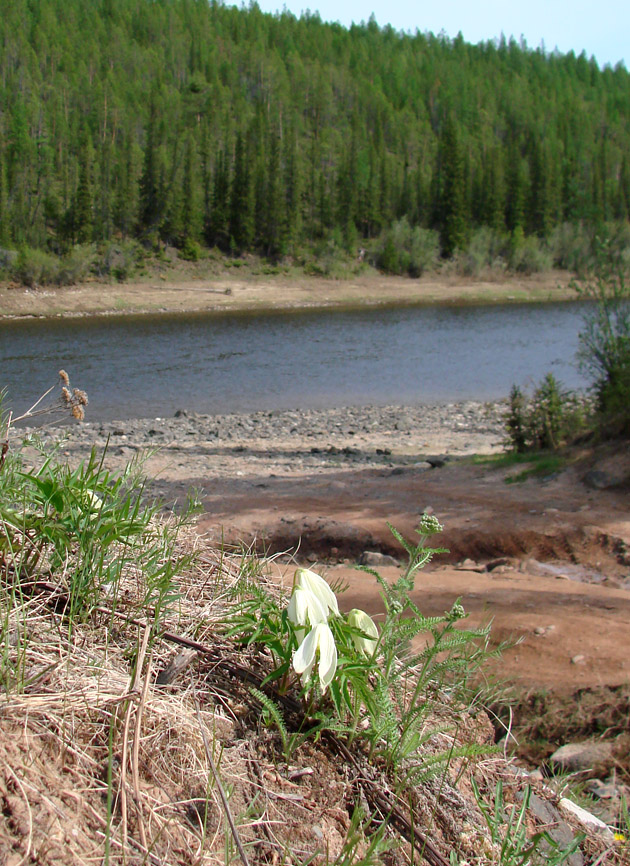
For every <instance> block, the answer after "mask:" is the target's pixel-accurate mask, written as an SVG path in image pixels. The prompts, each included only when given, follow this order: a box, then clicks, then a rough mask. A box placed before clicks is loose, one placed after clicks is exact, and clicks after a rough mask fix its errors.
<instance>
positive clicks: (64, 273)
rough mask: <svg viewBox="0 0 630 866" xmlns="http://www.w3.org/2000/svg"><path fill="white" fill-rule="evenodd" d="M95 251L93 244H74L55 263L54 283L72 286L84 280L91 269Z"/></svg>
mask: <svg viewBox="0 0 630 866" xmlns="http://www.w3.org/2000/svg"><path fill="white" fill-rule="evenodd" d="M95 256H96V252H95V249H94V246H92V245H89V246H76V247H74V248H73V249H72V250H70V252H69V253H68V255H66V256H63V258H61V259H60V260H59V262H58V265H57V277H56V280H55V282H56V284H57V285H58V286H73V285H74V284H75V283H80V282H81V281H82V280H85V279H86V277H87V276H88V275H89V274H90V272H91V270H92V265H93V263H94V259H95Z"/></svg>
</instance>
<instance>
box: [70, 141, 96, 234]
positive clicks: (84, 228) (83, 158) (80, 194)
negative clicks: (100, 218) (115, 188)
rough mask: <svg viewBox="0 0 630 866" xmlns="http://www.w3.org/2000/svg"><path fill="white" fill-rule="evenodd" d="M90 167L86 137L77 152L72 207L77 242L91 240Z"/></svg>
mask: <svg viewBox="0 0 630 866" xmlns="http://www.w3.org/2000/svg"><path fill="white" fill-rule="evenodd" d="M91 169H92V156H91V145H90V142H89V140H88V138H87V137H86V138H85V140H84V142H83V145H82V147H81V153H80V154H79V182H78V185H77V192H76V196H75V200H74V205H73V208H72V224H73V229H74V232H73V233H74V239H75V241H76V243H78V244H86V243H89V242H90V241H91V240H92V226H93V222H94V204H93V201H92V180H91V174H92V171H91Z"/></svg>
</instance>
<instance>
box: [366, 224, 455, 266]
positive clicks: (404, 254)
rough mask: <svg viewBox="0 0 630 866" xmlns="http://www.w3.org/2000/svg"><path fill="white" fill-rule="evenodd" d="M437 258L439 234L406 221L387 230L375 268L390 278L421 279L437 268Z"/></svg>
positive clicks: (383, 236) (384, 233) (381, 242)
mask: <svg viewBox="0 0 630 866" xmlns="http://www.w3.org/2000/svg"><path fill="white" fill-rule="evenodd" d="M439 258H440V241H439V236H438V233H437V232H434V231H430V230H428V229H422V228H420V227H419V226H411V225H410V224H409V222H408V220H407V217H403V218H402V219H401V220H398V222H395V223H394V224H393V225H392V226H391V227H390V228H388V229H386V231H385V232H383V234H382V235H381V237H380V239H379V251H378V253H377V265H378V267H379V268H381V269H382V270H384V271H386V272H387V273H389V274H400V275H402V274H408V275H409V276H410V277H421V276H422V274H423V273H425V271H431V270H434V269H435V268H436V267H437V264H438V262H439Z"/></svg>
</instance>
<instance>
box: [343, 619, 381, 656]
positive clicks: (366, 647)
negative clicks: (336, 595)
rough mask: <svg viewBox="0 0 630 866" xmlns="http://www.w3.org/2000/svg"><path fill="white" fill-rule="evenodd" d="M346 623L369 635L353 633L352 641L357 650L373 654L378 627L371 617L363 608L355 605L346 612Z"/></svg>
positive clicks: (369, 654)
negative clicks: (363, 635)
mask: <svg viewBox="0 0 630 866" xmlns="http://www.w3.org/2000/svg"><path fill="white" fill-rule="evenodd" d="M348 625H351V626H353V627H354V628H358V629H360V630H361V631H362V632H364V634H366V635H370V637H362V636H361V635H359V634H353V635H352V641H353V643H354V645H355V647H356V649H357V650H358V652H361V653H364V654H365V655H368V656H373V655H374V652H375V650H376V644H377V641H378V629H377V627H376V623H375V622H374V620H373V619H372V617H370V616H368V615H367V613H366V612H365V611H364V610H359V608H356V607H355V608H353V609H352V610H351V611H350V613H349V614H348Z"/></svg>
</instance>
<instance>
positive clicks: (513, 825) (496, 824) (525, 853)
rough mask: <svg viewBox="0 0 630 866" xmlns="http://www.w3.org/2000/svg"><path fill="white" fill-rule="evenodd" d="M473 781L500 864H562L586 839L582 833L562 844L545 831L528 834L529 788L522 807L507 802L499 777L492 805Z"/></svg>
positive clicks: (524, 793) (558, 865) (504, 865)
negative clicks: (566, 843) (564, 844)
mask: <svg viewBox="0 0 630 866" xmlns="http://www.w3.org/2000/svg"><path fill="white" fill-rule="evenodd" d="M471 781H472V787H473V793H474V795H475V799H476V800H477V805H478V806H479V809H480V810H481V814H482V815H483V818H484V820H485V822H486V825H487V827H488V830H489V833H490V840H491V842H492V844H493V845H494V846H495V847H496V849H497V852H498V863H499V864H500V866H530V864H531V866H535V864H536V866H537V864H540V866H543V864H546V866H561V864H562V863H566V862H567V861H568V860H569V858H570V857H571V856H572V855H573V854H575V852H576V851H577V850H578V848H579V846H580V843H581V842H582V840H583V838H584V836H583V834H578V835H576V837H575V838H574V839H573V841H572V842H570V843H569V844H568V845H567V846H565V847H562V846H560V845H559V844H558V843H557V842H556V841H555V839H553V838H552V837H551V836H550V834H549V833H548V832H547V831H546V830H539V831H538V832H536V833H532V834H530V833H529V831H528V828H527V820H526V819H527V814H528V810H529V804H530V800H531V789H530V788H529V787H527V788H525V790H524V792H523V798H522V801H521V804H520V806H518V807H517V806H510V805H508V804H506V802H505V799H504V796H503V783H502V782H501V780H499V781H498V782H497V785H496V789H495V791H494V797H493V798H492V799H493V803H494V805H492V804H491V803H490V802H488V798H487V797H484V796H483V795H482V794H481V792H480V790H479V787H478V785H477V784H476V782H475V780H474V779H472V780H471ZM453 860H454V861H455V863H453ZM451 862H452V866H456V864H457V862H458V861H457V858H452V861H451Z"/></svg>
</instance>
